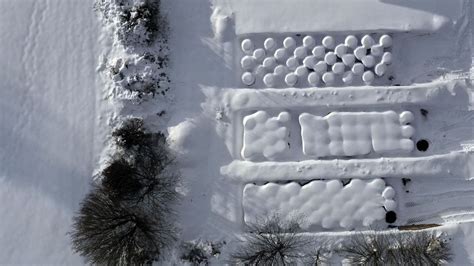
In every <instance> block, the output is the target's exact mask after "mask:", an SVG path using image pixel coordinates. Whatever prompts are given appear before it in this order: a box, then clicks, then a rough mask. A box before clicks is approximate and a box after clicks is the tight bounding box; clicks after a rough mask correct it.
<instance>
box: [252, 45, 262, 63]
mask: <svg viewBox="0 0 474 266" xmlns="http://www.w3.org/2000/svg"><path fill="white" fill-rule="evenodd" d="M253 57H254V58H255V59H256V60H257V61H259V62H262V60H263V59H264V58H265V50H264V49H262V48H258V49H256V50H255V51H253Z"/></svg>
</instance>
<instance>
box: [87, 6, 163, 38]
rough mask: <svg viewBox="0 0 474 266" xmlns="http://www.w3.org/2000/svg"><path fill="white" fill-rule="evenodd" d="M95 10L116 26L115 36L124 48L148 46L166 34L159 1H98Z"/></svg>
mask: <svg viewBox="0 0 474 266" xmlns="http://www.w3.org/2000/svg"><path fill="white" fill-rule="evenodd" d="M96 9H97V10H99V11H100V12H101V14H102V15H103V17H104V18H105V19H106V21H108V22H110V23H112V24H115V25H116V36H117V38H118V40H119V41H120V42H121V43H122V44H123V45H124V46H137V45H139V46H141V45H150V44H151V43H153V41H154V40H155V39H156V38H157V37H159V36H160V35H161V36H163V35H166V34H167V33H168V25H167V21H166V19H164V18H163V16H162V14H161V11H160V0H98V1H97V2H96Z"/></svg>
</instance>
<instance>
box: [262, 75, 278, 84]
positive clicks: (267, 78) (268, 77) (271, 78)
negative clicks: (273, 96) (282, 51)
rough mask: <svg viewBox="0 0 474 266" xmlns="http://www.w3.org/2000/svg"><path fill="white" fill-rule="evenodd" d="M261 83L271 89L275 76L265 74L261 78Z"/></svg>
mask: <svg viewBox="0 0 474 266" xmlns="http://www.w3.org/2000/svg"><path fill="white" fill-rule="evenodd" d="M263 83H265V85H266V86H267V87H272V86H273V85H274V84H275V75H273V74H272V73H268V74H266V75H265V76H264V77H263Z"/></svg>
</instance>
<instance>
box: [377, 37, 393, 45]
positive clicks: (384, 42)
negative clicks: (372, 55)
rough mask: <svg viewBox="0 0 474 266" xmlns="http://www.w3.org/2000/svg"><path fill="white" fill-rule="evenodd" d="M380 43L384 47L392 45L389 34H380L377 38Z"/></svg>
mask: <svg viewBox="0 0 474 266" xmlns="http://www.w3.org/2000/svg"><path fill="white" fill-rule="evenodd" d="M379 43H380V45H382V46H383V47H385V48H388V47H390V46H392V37H390V35H386V34H385V35H382V36H381V37H380V39H379Z"/></svg>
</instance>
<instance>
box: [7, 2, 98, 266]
mask: <svg viewBox="0 0 474 266" xmlns="http://www.w3.org/2000/svg"><path fill="white" fill-rule="evenodd" d="M93 2H94V1H92V0H84V1H83V0H81V1H77V0H76V1H72V0H71V1H63V0H20V1H9V0H1V1H0V36H1V38H0V58H1V59H2V63H3V67H2V71H1V72H0V79H1V82H0V98H1V105H0V124H1V130H0V199H1V201H2V203H1V204H0V217H1V218H0V247H1V249H0V264H57V265H72V264H81V263H82V259H81V258H80V257H79V256H78V255H77V254H73V253H72V250H71V248H70V240H69V237H68V236H67V235H66V233H67V232H68V231H69V230H70V223H71V217H72V215H73V213H74V212H75V211H76V210H77V209H78V207H79V202H80V201H81V199H82V198H83V196H84V195H85V193H86V192H87V191H88V188H89V184H90V181H91V176H92V172H93V170H94V168H95V167H96V162H97V157H98V154H99V152H100V151H101V149H102V145H101V143H100V142H101V141H100V138H101V136H102V135H103V133H102V132H103V129H104V127H103V126H102V125H101V124H100V123H99V117H98V114H99V113H100V111H99V110H100V108H101V107H100V98H99V97H98V96H99V95H100V93H101V88H102V86H101V84H100V81H99V79H98V75H97V72H96V68H97V65H98V57H99V55H100V54H101V52H102V44H101V37H100V30H101V25H100V23H99V22H98V20H97V16H96V14H95V12H93V10H92V6H93Z"/></svg>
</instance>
